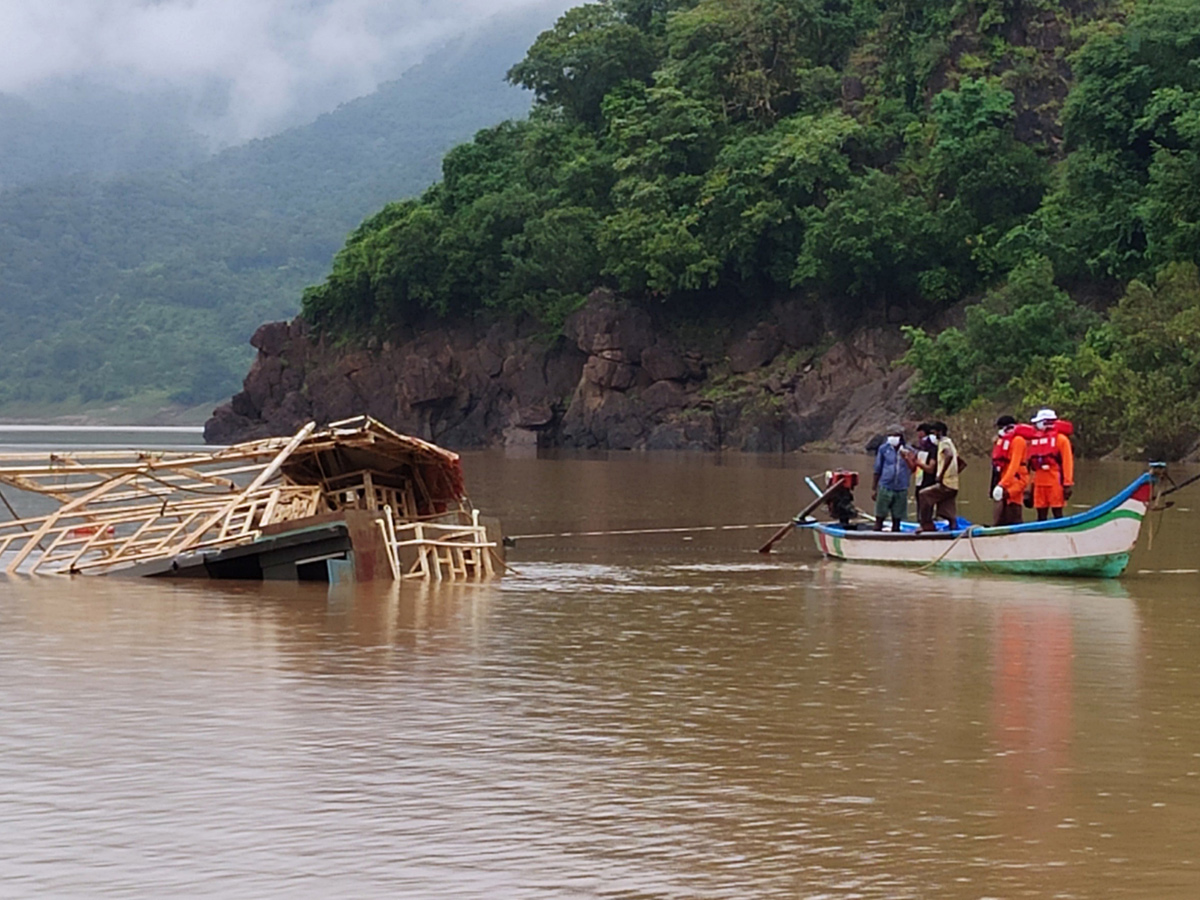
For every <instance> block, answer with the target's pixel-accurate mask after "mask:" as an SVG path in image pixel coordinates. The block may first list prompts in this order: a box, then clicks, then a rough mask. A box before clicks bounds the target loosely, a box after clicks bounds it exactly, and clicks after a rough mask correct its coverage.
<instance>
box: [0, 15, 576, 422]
mask: <svg viewBox="0 0 1200 900" xmlns="http://www.w3.org/2000/svg"><path fill="white" fill-rule="evenodd" d="M556 12H557V7H541V8H539V9H537V10H533V11H526V12H524V13H522V14H518V15H513V16H510V17H506V18H503V19H499V20H495V21H493V22H492V23H491V24H490V27H488V28H486V29H485V30H483V31H481V32H479V33H477V34H475V35H474V36H472V37H470V38H466V39H463V40H460V41H458V42H456V43H454V44H452V45H451V46H448V47H446V48H444V49H443V50H441V51H439V52H435V53H433V54H432V55H431V56H429V57H428V58H427V59H426V60H425V61H424V62H423V63H422V64H420V65H419V66H416V67H415V68H413V69H411V70H409V71H408V72H407V73H405V74H404V75H403V76H402V77H401V78H400V79H398V80H396V81H394V82H390V83H388V84H385V85H383V86H381V87H380V88H379V89H378V90H377V91H375V92H374V93H373V94H371V95H369V96H367V97H363V98H360V99H358V100H355V101H353V102H350V103H346V104H344V105H342V106H341V107H339V108H338V109H337V110H335V111H333V112H331V113H328V114H327V115H323V116H321V117H320V118H318V119H317V120H316V121H314V122H312V123H311V124H309V125H306V126H303V127H299V128H295V129H292V130H290V131H287V132H284V133H282V134H280V135H277V136H274V137H271V138H267V139H263V140H257V141H253V142H251V143H249V144H246V145H243V146H239V147H236V148H232V149H230V150H226V151H224V152H222V153H220V154H217V155H216V156H214V157H212V158H211V159H208V160H206V161H204V162H202V163H200V164H198V165H194V166H192V167H190V168H186V169H179V170H176V171H171V172H147V173H143V174H140V175H134V176H126V177H119V178H110V179H104V178H100V177H97V175H98V170H96V169H93V170H92V171H91V173H89V174H80V175H72V176H69V177H63V178H57V179H54V180H52V181H38V182H33V183H27V184H24V185H22V186H19V187H15V188H12V189H10V190H7V191H4V192H3V193H0V404H2V405H3V406H4V408H5V409H6V410H7V411H8V412H10V413H11V412H17V411H22V410H37V409H42V408H46V407H48V406H57V407H58V408H60V409H62V408H67V407H70V406H71V405H73V404H78V403H80V402H82V403H100V402H102V403H107V404H114V403H125V402H131V401H132V400H134V399H136V398H141V399H143V400H144V399H153V398H154V397H159V398H166V397H171V398H173V399H174V400H175V401H177V402H180V403H188V404H190V403H201V402H206V401H209V400H216V399H219V398H221V397H223V396H227V395H228V394H229V393H231V391H232V390H235V389H236V387H237V384H238V382H239V380H240V374H241V373H242V372H243V371H244V370H245V367H246V364H247V362H248V360H249V357H250V354H251V350H250V348H249V347H248V346H247V345H246V341H247V339H248V337H249V336H250V334H251V333H252V332H253V331H254V329H255V328H256V327H257V326H258V325H259V324H260V323H262V322H263V321H267V320H269V319H273V318H280V317H284V316H289V315H292V314H294V313H295V312H296V311H297V309H298V307H299V301H300V294H301V291H302V290H303V288H304V287H305V286H307V285H309V284H312V283H314V282H317V281H319V280H320V279H321V278H322V277H323V275H324V273H325V272H326V271H328V267H329V264H330V261H331V259H332V257H333V254H334V253H335V252H336V250H337V249H338V248H339V247H340V246H341V245H342V244H343V242H344V240H345V237H346V234H347V232H348V231H350V230H351V229H352V228H354V227H355V226H356V225H357V224H358V223H359V222H361V221H362V219H363V218H364V217H365V216H366V215H368V214H369V213H371V212H373V211H374V210H376V209H378V208H380V207H382V206H383V205H384V204H385V203H387V202H389V201H391V200H395V199H397V198H400V197H405V196H410V195H413V194H416V193H418V192H420V191H421V190H423V189H424V188H425V187H426V186H428V185H429V184H430V183H432V182H433V181H435V180H436V179H437V178H438V176H439V167H440V159H441V156H442V154H443V153H444V152H445V151H446V150H447V149H449V148H450V147H451V146H453V145H454V144H456V143H458V142H461V141H462V140H464V139H466V138H469V137H470V136H471V135H472V134H473V133H474V132H475V131H476V130H478V129H480V128H483V127H486V126H488V125H492V124H495V123H497V122H499V121H502V120H504V119H506V118H513V117H521V116H524V115H525V113H526V112H527V111H528V108H529V104H530V98H529V96H528V95H527V94H525V93H524V92H522V91H519V90H517V89H515V88H513V87H511V86H509V85H508V84H507V83H506V82H505V81H504V74H505V72H506V71H507V69H508V68H509V67H510V66H511V65H512V64H513V63H514V62H515V61H517V60H519V59H521V58H522V56H523V55H524V52H525V49H526V48H527V47H528V45H529V44H530V43H531V42H532V40H533V38H534V37H535V36H536V35H537V34H538V32H540V31H541V30H543V29H544V28H546V27H548V26H549V25H550V24H552V22H553V20H554V17H555V15H556ZM22 115H24V116H26V117H27V119H29V117H31V116H34V113H31V112H30V110H28V109H21V108H19V106H18V105H16V104H13V103H8V102H6V103H5V104H4V105H3V109H0V117H4V116H13V117H19V116H22ZM3 121H11V119H3ZM164 140H166V139H164ZM178 146H182V145H178ZM131 158H132V157H131ZM10 177H14V178H15V177H17V176H10Z"/></svg>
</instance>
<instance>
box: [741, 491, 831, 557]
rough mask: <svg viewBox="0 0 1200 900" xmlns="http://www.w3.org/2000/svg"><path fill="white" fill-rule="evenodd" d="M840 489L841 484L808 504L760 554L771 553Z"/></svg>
mask: <svg viewBox="0 0 1200 900" xmlns="http://www.w3.org/2000/svg"><path fill="white" fill-rule="evenodd" d="M839 487H841V484H835V485H833V486H832V487H830V488H827V489H826V491H825V493H823V494H822V495H821V496H820V497H818V498H817V499H816V500H814V501H813V502H812V503H810V504H808V506H806V507H804V509H802V510H801V511H800V512H798V513H796V515H795V517H794V518H793V519H792V521H790V522H788V523H787V524H786V525H784V526H783V527H782V528H780V529H779V530H778V531H777V532H775V533H774V534H773V535H771V539H770V540H769V541H767V542H766V543H765V544H763V545H762V546H761V547H759V548H758V552H759V553H770V552H771V548H772V547H774V546H775V545H776V544H777V543H779V541H781V540H783V539H784V538H785V537H787V536H788V535H789V534H791V533H792V532H793V531H794V530H795V528H796V526H797V525H799V524H800V523H801V522H803V521H804V517H805V516H807V515H808V514H809V513H810V512H812V511H813V510H814V509H816V508H817V507H818V506H820V505H821V503H823V502H824V501H825V500H827V499H828V498H829V496H830V495H831V494H832V493H833V492H834V491H836V490H837V489H838V488H839Z"/></svg>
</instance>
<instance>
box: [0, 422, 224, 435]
mask: <svg viewBox="0 0 1200 900" xmlns="http://www.w3.org/2000/svg"><path fill="white" fill-rule="evenodd" d="M44 431H56V432H63V433H67V434H72V433H73V434H81V433H104V432H112V431H122V432H133V433H136V434H204V426H202V425H36V424H32V423H29V422H22V423H20V424H16V423H12V424H9V423H7V422H0V434H3V433H5V432H15V433H18V434H29V433H31V432H44Z"/></svg>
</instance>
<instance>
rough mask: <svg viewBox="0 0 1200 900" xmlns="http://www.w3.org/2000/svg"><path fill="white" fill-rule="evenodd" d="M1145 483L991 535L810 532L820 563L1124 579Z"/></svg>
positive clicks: (1145, 502) (1147, 493)
mask: <svg viewBox="0 0 1200 900" xmlns="http://www.w3.org/2000/svg"><path fill="white" fill-rule="evenodd" d="M1153 485H1154V476H1153V475H1143V476H1142V477H1141V478H1139V479H1138V480H1137V481H1135V482H1134V483H1133V484H1131V485H1130V486H1129V487H1127V488H1126V489H1125V490H1124V491H1122V492H1121V493H1120V494H1118V495H1117V496H1115V497H1113V498H1112V499H1110V500H1108V501H1106V502H1105V503H1102V504H1100V505H1099V506H1097V507H1094V508H1093V509H1090V510H1088V511H1087V512H1084V513H1080V514H1079V515H1075V516H1069V517H1066V518H1062V519H1052V520H1049V521H1046V522H1029V523H1025V524H1022V525H1008V526H1001V527H996V528H991V527H984V526H980V525H972V526H969V527H967V528H962V529H957V530H953V531H943V532H935V533H922V534H914V533H911V532H908V533H905V532H901V533H898V534H892V533H891V532H873V531H872V532H866V531H851V530H848V529H843V528H840V527H838V526H835V525H823V524H818V525H815V526H812V530H813V535H814V538H815V539H816V544H817V549H818V550H820V551H821V553H823V554H824V555H825V556H827V557H831V558H834V559H844V560H848V561H853V562H869V563H882V564H888V565H901V566H912V567H928V568H937V569H944V570H952V571H953V570H957V571H985V572H995V573H1009V574H1024V575H1075V576H1089V577H1095V578H1115V577H1117V576H1118V575H1120V574H1121V573H1122V572H1124V571H1125V568H1126V566H1127V565H1128V564H1129V556H1130V554H1131V553H1132V552H1133V548H1134V546H1135V545H1136V544H1137V539H1138V534H1139V532H1140V531H1141V526H1142V521H1143V519H1144V518H1145V515H1146V511H1147V509H1148V507H1149V504H1150V500H1151V492H1152V488H1153Z"/></svg>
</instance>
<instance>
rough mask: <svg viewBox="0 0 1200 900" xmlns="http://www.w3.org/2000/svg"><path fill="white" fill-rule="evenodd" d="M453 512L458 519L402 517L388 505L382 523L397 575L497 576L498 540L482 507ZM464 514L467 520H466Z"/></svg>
mask: <svg viewBox="0 0 1200 900" xmlns="http://www.w3.org/2000/svg"><path fill="white" fill-rule="evenodd" d="M449 515H450V517H451V518H453V519H457V520H458V521H429V520H416V521H409V520H403V519H401V520H398V519H397V517H396V516H395V515H394V514H393V513H392V509H391V507H385V508H384V518H383V520H382V521H381V522H380V527H381V529H382V531H383V536H384V542H385V543H386V545H387V548H388V559H389V563H390V564H391V567H392V577H393V578H395V579H396V580H397V581H400V580H402V579H404V578H406V577H409V578H411V577H418V578H424V579H428V580H432V581H442V580H450V581H456V580H459V579H470V580H475V581H480V580H483V579H488V578H493V577H494V576H495V574H496V573H495V568H494V566H493V562H492V559H493V556H494V554H495V553H496V543H495V542H494V541H490V540H488V534H487V528H486V527H485V526H483V525H481V524H480V522H479V511H478V510H471V511H470V513H469V515H466V514H465V511H455V512H454V513H451V514H449ZM464 518H465V519H466V520H467V521H465V522H464V521H462V520H463V519H464Z"/></svg>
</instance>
